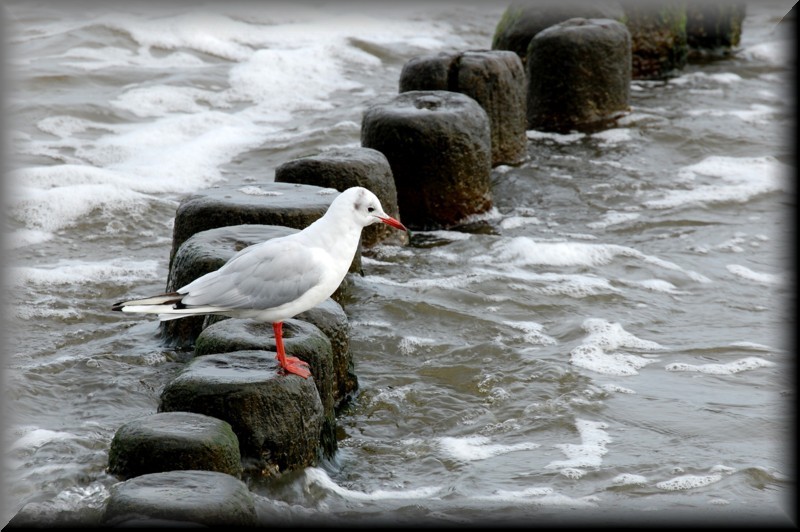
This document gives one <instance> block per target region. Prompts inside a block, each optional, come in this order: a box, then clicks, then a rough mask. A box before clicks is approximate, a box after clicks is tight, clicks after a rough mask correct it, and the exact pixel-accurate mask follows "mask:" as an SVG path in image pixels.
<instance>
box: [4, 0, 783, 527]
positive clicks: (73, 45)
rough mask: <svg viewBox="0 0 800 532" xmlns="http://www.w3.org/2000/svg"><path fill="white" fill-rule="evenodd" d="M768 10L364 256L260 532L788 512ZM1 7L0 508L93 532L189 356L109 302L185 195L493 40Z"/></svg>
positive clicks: (194, 15)
mask: <svg viewBox="0 0 800 532" xmlns="http://www.w3.org/2000/svg"><path fill="white" fill-rule="evenodd" d="M791 5H792V3H791V2H780V1H771V2H751V3H749V4H748V6H747V17H746V18H745V20H744V26H743V33H742V42H741V45H740V47H739V48H737V50H736V52H735V54H733V55H732V56H731V57H728V58H725V59H721V60H714V61H706V62H703V63H696V64H695V63H693V64H690V65H688V66H687V67H686V68H684V69H683V70H682V71H680V72H677V73H676V75H675V76H674V77H671V78H670V79H668V80H664V81H635V82H633V83H632V94H631V113H630V114H629V115H627V116H626V117H625V118H624V119H623V120H622V121H621V122H620V123H619V124H617V126H616V127H615V128H613V129H609V130H606V131H602V132H598V133H595V134H591V135H589V134H579V133H573V134H565V135H559V134H553V133H545V132H540V131H533V130H532V131H528V133H527V137H528V158H527V160H526V161H525V162H524V163H523V164H521V165H519V166H515V167H509V166H500V167H497V168H495V169H494V170H493V172H492V191H493V199H494V207H493V208H492V210H491V211H489V212H488V213H486V214H483V215H480V216H476V217H474V218H472V219H470V220H468V224H467V225H468V227H469V228H470V230H468V231H447V230H440V231H428V232H415V234H414V238H413V240H412V243H411V245H410V246H408V247H398V246H390V245H379V246H377V247H375V248H374V249H371V250H369V251H368V252H365V256H364V259H363V266H364V275H363V276H354V277H353V289H352V293H351V295H350V296H349V298H348V300H347V301H346V305H345V310H346V312H347V315H348V318H349V321H350V327H351V338H352V340H351V350H352V354H353V358H354V360H355V370H356V373H357V374H358V377H359V383H360V389H359V393H358V395H357V397H355V399H354V401H353V402H352V403H351V404H350V405H349V406H348V407H347V408H346V409H345V410H344V411H343V412H342V413H341V415H340V416H339V418H338V424H339V436H340V441H339V451H338V452H337V453H336V455H335V456H334V457H333V459H331V460H329V461H326V462H324V463H322V464H320V465H319V466H318V467H312V468H307V469H304V470H301V471H296V472H292V473H289V474H287V475H285V476H284V477H282V478H281V479H279V480H277V481H272V482H262V483H253V485H251V489H252V490H253V492H254V493H255V494H256V496H257V497H256V498H257V507H258V511H259V519H260V520H261V522H262V523H264V524H266V523H273V524H274V523H277V524H303V523H321V522H325V523H328V524H352V523H365V524H366V523H387V524H415V523H422V524H446V525H454V524H455V525H457V524H471V523H489V524H534V523H543V522H570V521H571V520H574V521H581V520H587V521H588V520H591V522H594V523H610V522H614V521H615V520H617V521H622V520H628V521H631V522H634V523H653V524H655V523H658V522H665V521H668V520H674V519H678V518H685V519H687V520H692V521H694V522H702V523H714V522H728V521H733V522H737V523H743V522H749V521H748V520H750V521H752V522H759V523H761V522H785V521H786V522H788V519H789V518H788V517H787V515H790V516H792V515H794V509H793V506H791V505H790V499H789V496H790V494H792V493H793V491H794V489H795V476H794V472H795V470H794V466H795V464H794V462H793V460H792V458H791V451H792V445H793V442H792V441H791V439H790V438H791V435H792V434H793V432H792V428H793V425H792V421H793V418H792V408H791V405H792V404H793V402H794V400H795V391H794V383H793V380H792V372H793V370H794V368H795V365H794V358H795V357H794V351H793V349H792V348H791V345H790V337H789V332H790V331H792V330H793V329H794V326H795V324H794V314H793V308H792V307H791V306H790V303H792V299H791V295H792V293H793V292H792V291H793V288H794V277H793V275H794V270H793V268H792V266H791V258H792V248H791V245H790V242H791V240H790V236H791V232H792V231H793V226H792V217H793V213H794V206H795V203H794V202H795V198H794V181H793V179H794V149H793V147H792V142H791V141H792V139H791V136H790V126H792V125H793V124H794V119H795V115H794V112H795V107H794V103H793V96H792V95H791V87H792V86H793V84H794V81H795V78H794V76H795V72H794V66H793V64H792V63H791V60H792V56H791V50H793V45H794V43H793V39H794V29H793V26H792V27H791V30H790V31H787V30H786V29H785V27H786V26H787V25H788V24H790V23H789V22H784V23H783V24H782V25H780V26H779V25H778V23H779V22H780V21H781V18H782V17H783V16H784V15H785V14H786V13H787V12H788V10H789V9H790V7H791ZM4 7H5V19H4V26H5V27H4V31H5V38H6V43H7V47H6V51H5V55H6V65H5V68H4V72H3V74H4V79H5V81H6V84H7V89H6V100H7V101H6V108H7V113H6V114H7V120H6V131H5V134H6V137H7V144H8V145H9V149H8V152H9V153H10V155H11V157H10V161H9V165H8V166H9V167H10V171H9V173H8V175H7V179H6V181H7V182H6V184H5V190H6V193H7V198H6V201H5V204H6V209H7V213H8V215H7V235H6V241H5V246H6V256H8V257H10V258H9V260H8V264H7V268H6V276H5V280H6V287H7V294H9V295H8V297H7V299H6V301H7V305H6V309H5V312H6V318H7V319H6V323H7V325H6V328H5V329H6V332H7V338H6V342H5V344H6V347H7V354H6V357H5V359H4V360H5V362H4V370H5V373H4V376H5V395H4V401H3V403H4V410H5V411H4V413H5V418H4V428H5V434H4V443H5V447H4V448H5V457H6V472H5V473H4V475H3V478H4V482H3V483H4V488H5V495H6V497H5V498H6V500H7V508H6V511H5V514H4V515H5V517H6V519H5V521H7V520H8V519H10V518H11V516H13V515H14V514H15V513H16V512H18V511H19V510H20V509H23V508H24V509H25V512H26V513H27V514H29V515H32V514H38V515H41V516H42V519H50V520H57V521H63V522H73V523H74V522H88V523H94V522H97V519H98V518H99V515H100V513H101V511H102V507H103V504H104V502H105V500H106V498H107V496H108V491H109V488H110V486H112V485H113V484H114V483H115V482H117V479H115V478H114V477H112V476H110V475H108V474H107V473H106V472H105V467H106V465H107V460H108V448H109V445H110V442H111V439H112V438H113V436H114V433H115V431H116V430H117V429H118V428H119V427H120V426H121V425H123V424H124V423H126V422H128V421H131V420H133V419H136V418H139V417H142V416H146V415H149V414H152V413H154V412H155V411H156V409H157V407H158V398H159V394H160V391H161V389H162V388H163V386H164V385H165V384H166V383H167V382H169V380H170V379H171V378H172V377H174V375H175V374H176V373H177V372H178V371H179V370H180V368H181V366H182V362H181V359H182V358H181V356H180V354H179V353H174V352H172V351H170V350H169V349H166V348H164V347H163V346H162V345H161V344H160V342H159V339H158V335H157V324H156V322H155V321H153V320H152V319H150V318H148V317H142V316H137V317H131V316H122V315H120V314H119V313H112V312H111V311H110V308H111V305H112V304H113V303H114V302H116V301H119V300H122V299H126V298H132V297H137V296H147V295H151V294H154V293H158V292H160V291H162V290H163V288H164V285H165V283H166V277H167V262H168V257H169V250H170V246H171V235H172V221H173V217H174V214H175V209H176V207H177V205H178V204H179V202H180V200H181V198H182V197H185V196H186V195H188V194H192V193H197V192H202V190H203V189H206V188H208V187H213V186H215V185H218V184H222V183H227V184H236V185H241V186H243V187H246V186H258V185H259V184H263V183H268V182H270V181H272V180H273V178H274V170H275V168H276V167H277V166H279V165H281V164H283V163H284V162H287V161H289V160H292V159H294V158H296V157H300V156H303V155H308V154H313V153H317V152H320V151H324V150H326V149H331V148H334V147H354V146H358V145H359V144H360V142H359V139H360V125H361V116H362V113H363V112H364V110H365V109H366V108H367V107H369V106H370V105H372V104H374V103H378V102H383V101H386V100H388V99H389V98H391V97H392V96H393V95H395V94H396V92H397V83H398V79H399V73H400V70H401V68H402V66H403V65H404V64H405V62H406V61H407V60H409V59H410V58H412V57H415V56H418V55H423V54H431V53H438V52H440V51H459V50H467V49H487V48H489V47H490V45H491V37H492V35H493V33H494V29H495V26H496V24H497V22H498V21H499V19H500V17H501V15H502V13H503V11H504V10H505V8H506V7H507V6H506V4H504V3H468V4H459V5H458V6H457V7H456V6H455V5H454V4H453V3H446V2H427V3H402V4H400V5H388V4H383V3H381V4H378V5H373V4H367V3H351V4H346V3H345V4H341V5H340V4H333V3H311V2H294V3H272V2H269V3H256V2H228V3H224V4H218V3H216V4H215V3H205V4H192V5H191V6H189V5H188V4H182V3H178V2H175V3H172V4H169V3H167V4H166V5H164V6H160V7H156V6H155V5H151V4H147V3H126V4H125V5H124V6H123V5H121V4H114V5H113V6H112V5H110V4H107V3H101V2H39V3H29V2H21V1H12V2H6V3H5V6H4ZM401 216H402V213H401ZM725 520H728V521H725ZM5 521H4V522H5Z"/></svg>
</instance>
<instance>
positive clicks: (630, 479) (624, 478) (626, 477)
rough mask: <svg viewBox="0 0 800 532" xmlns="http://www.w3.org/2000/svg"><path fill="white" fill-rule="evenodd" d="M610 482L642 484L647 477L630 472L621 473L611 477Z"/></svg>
mask: <svg viewBox="0 0 800 532" xmlns="http://www.w3.org/2000/svg"><path fill="white" fill-rule="evenodd" d="M611 484H612V485H614V486H644V485H645V484H647V477H644V476H642V475H634V474H632V473H622V474H619V475H617V476H616V477H614V478H612V479H611Z"/></svg>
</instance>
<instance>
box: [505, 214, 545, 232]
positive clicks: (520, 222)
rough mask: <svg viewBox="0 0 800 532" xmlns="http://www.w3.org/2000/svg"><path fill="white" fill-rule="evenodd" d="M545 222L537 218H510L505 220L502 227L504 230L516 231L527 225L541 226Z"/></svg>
mask: <svg viewBox="0 0 800 532" xmlns="http://www.w3.org/2000/svg"><path fill="white" fill-rule="evenodd" d="M542 223H543V222H542V221H541V220H540V219H538V218H536V217H535V216H509V217H507V218H503V220H502V221H501V222H500V227H501V228H503V229H516V228H517V227H523V226H526V225H541V224H542Z"/></svg>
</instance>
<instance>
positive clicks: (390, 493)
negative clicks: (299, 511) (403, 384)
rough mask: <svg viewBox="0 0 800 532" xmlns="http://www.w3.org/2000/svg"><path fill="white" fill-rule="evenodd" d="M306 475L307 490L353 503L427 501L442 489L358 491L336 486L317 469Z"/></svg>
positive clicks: (324, 473)
mask: <svg viewBox="0 0 800 532" xmlns="http://www.w3.org/2000/svg"><path fill="white" fill-rule="evenodd" d="M303 473H304V475H305V489H306V490H308V489H310V488H311V487H312V486H318V487H321V488H323V489H324V490H326V491H329V492H331V493H335V494H336V495H338V496H340V497H342V498H344V499H349V500H353V501H378V500H387V499H426V498H431V497H435V496H436V495H438V494H439V493H440V492H441V491H442V488H441V487H438V486H423V487H419V488H410V489H409V488H403V489H398V490H375V491H371V492H365V491H357V490H352V489H348V488H344V487H342V486H339V485H338V484H336V483H335V482H334V481H333V479H331V477H329V476H328V474H327V473H326V472H325V471H324V470H322V469H320V468H317V467H308V468H306V469H305V470H304V471H303Z"/></svg>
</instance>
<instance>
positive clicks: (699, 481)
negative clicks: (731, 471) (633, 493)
mask: <svg viewBox="0 0 800 532" xmlns="http://www.w3.org/2000/svg"><path fill="white" fill-rule="evenodd" d="M720 480H722V475H720V474H713V475H681V476H679V477H675V478H672V479H669V480H664V481H662V482H659V483H657V484H656V487H657V488H658V489H662V490H666V491H680V490H690V489H694V488H702V487H703V486H708V485H709V484H714V483H715V482H719V481H720Z"/></svg>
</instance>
